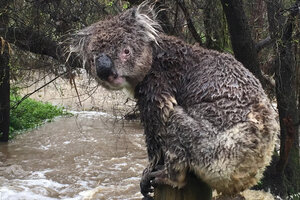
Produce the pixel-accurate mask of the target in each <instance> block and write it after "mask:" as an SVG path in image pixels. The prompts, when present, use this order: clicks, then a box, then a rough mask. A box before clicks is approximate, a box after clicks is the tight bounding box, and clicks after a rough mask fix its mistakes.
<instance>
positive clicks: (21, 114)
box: [10, 95, 69, 139]
mask: <svg viewBox="0 0 300 200" xmlns="http://www.w3.org/2000/svg"><path fill="white" fill-rule="evenodd" d="M20 100H21V97H20V96H17V95H11V96H10V101H11V107H13V106H14V105H15V103H16V102H18V101H20ZM68 114H69V113H68V112H66V111H65V110H64V109H63V108H61V107H58V106H54V105H51V104H50V103H43V102H39V101H36V100H33V99H30V98H27V99H25V100H24V101H23V102H22V103H21V104H20V105H18V107H16V108H14V109H11V110H10V139H11V138H13V137H14V136H15V135H16V134H17V133H18V132H20V131H21V130H26V129H32V128H35V127H37V126H39V125H41V124H43V123H44V122H45V121H51V120H52V119H53V118H54V117H57V116H62V115H68Z"/></svg>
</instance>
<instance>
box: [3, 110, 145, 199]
mask: <svg viewBox="0 0 300 200" xmlns="http://www.w3.org/2000/svg"><path fill="white" fill-rule="evenodd" d="M142 132H143V131H142V127H141V126H140V124H139V123H138V122H126V121H123V120H120V119H118V118H115V117H113V116H110V115H108V114H106V113H101V112H76V113H75V115H74V116H73V117H67V118H57V119H56V120H55V121H54V122H52V123H46V124H45V125H43V126H42V127H40V128H38V129H36V130H33V131H30V132H28V133H26V134H23V135H20V136H19V137H17V138H16V139H14V140H13V141H11V142H10V143H8V144H1V145H0V186H1V187H0V199H1V200H2V199H3V200H4V199H5V200H8V199H11V200H17V199H26V200H27V199H39V200H46V199H105V200H109V199H120V200H126V199H141V195H140V192H139V179H140V175H141V173H142V170H143V169H144V166H145V165H146V163H147V159H146V152H145V147H144V146H143V144H144V137H143V134H142Z"/></svg>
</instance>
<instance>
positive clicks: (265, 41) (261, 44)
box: [255, 36, 275, 53]
mask: <svg viewBox="0 0 300 200" xmlns="http://www.w3.org/2000/svg"><path fill="white" fill-rule="evenodd" d="M273 42H275V40H274V38H271V37H270V36H268V37H266V38H265V39H263V40H261V41H259V42H258V43H256V44H255V49H256V51H257V53H258V52H260V51H261V50H262V49H263V48H265V47H267V46H269V45H271V44H273Z"/></svg>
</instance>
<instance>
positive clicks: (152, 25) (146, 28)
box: [132, 1, 161, 43]
mask: <svg viewBox="0 0 300 200" xmlns="http://www.w3.org/2000/svg"><path fill="white" fill-rule="evenodd" d="M132 15H133V16H134V17H135V22H136V23H137V25H138V26H139V27H141V28H142V30H140V31H139V32H140V33H143V34H144V36H145V40H146V41H154V42H155V43H157V38H158V33H159V32H160V31H161V26H160V25H159V23H158V21H157V20H156V16H157V15H156V12H155V9H154V4H152V5H150V4H149V3H148V2H147V1H145V2H144V3H142V4H140V5H139V6H138V7H137V8H134V9H133V11H132Z"/></svg>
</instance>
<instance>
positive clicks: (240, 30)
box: [221, 0, 266, 87]
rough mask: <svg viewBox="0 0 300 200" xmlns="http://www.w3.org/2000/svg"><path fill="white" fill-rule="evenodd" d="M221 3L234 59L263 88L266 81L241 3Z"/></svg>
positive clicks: (238, 0)
mask: <svg viewBox="0 0 300 200" xmlns="http://www.w3.org/2000/svg"><path fill="white" fill-rule="evenodd" d="M221 3H222V7H223V10H224V13H225V15H226V19H227V23H228V28H229V33H230V37H231V44H232V48H233V51H234V55H235V57H236V59H237V60H238V61H240V62H241V63H243V65H244V66H245V67H246V68H247V69H249V70H250V71H251V72H252V73H253V74H254V75H255V76H256V77H257V78H258V79H259V80H260V82H261V83H262V84H263V86H264V87H265V86H266V80H265V79H264V77H263V75H262V73H261V70H260V68H259V62H258V55H257V51H256V48H255V44H254V41H253V40H252V37H251V31H250V28H249V25H248V21H247V18H246V15H245V12H244V7H243V1H242V0H221Z"/></svg>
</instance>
